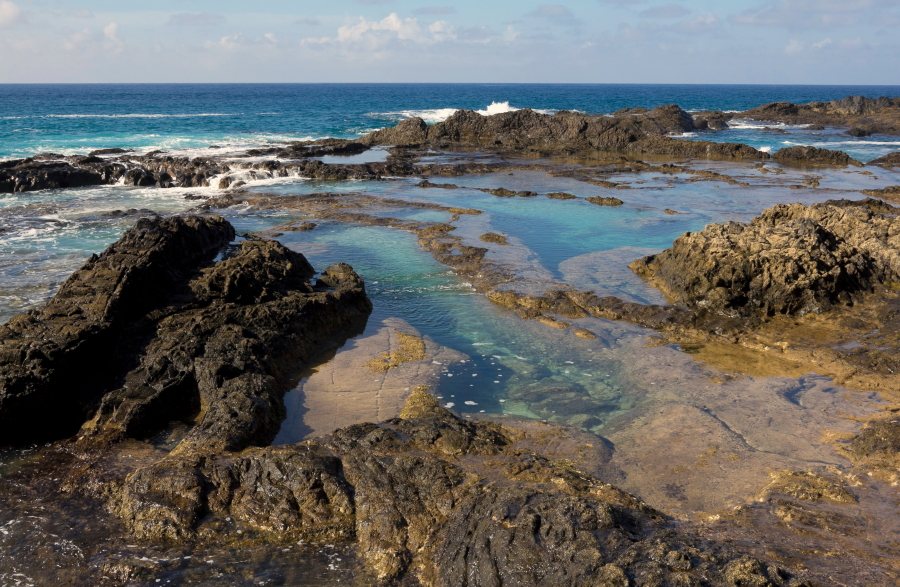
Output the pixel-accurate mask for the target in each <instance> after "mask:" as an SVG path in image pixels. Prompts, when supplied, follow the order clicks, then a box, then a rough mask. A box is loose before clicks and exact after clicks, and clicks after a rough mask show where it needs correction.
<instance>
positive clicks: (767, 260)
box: [631, 200, 900, 316]
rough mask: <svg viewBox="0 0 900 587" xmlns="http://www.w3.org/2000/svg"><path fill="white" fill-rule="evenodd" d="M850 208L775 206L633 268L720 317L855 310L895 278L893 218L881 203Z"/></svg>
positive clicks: (898, 257) (689, 237)
mask: <svg viewBox="0 0 900 587" xmlns="http://www.w3.org/2000/svg"><path fill="white" fill-rule="evenodd" d="M843 203H847V202H843ZM855 204H856V205H852V206H846V205H832V204H831V203H825V204H815V205H813V206H809V207H807V206H803V205H801V204H793V205H786V204H779V205H777V206H775V207H773V208H770V209H768V210H766V211H765V212H763V213H762V214H761V215H760V216H759V217H757V218H755V219H754V220H753V221H752V222H751V223H750V224H749V225H743V224H739V223H736V222H729V223H727V224H724V225H718V224H713V225H710V226H708V227H706V228H705V229H704V230H702V231H701V232H698V233H687V234H685V235H684V236H681V237H679V238H678V239H677V240H676V241H675V243H674V244H673V245H672V248H670V249H667V250H666V251H664V252H662V253H660V254H658V255H653V256H650V257H646V258H645V259H642V260H638V261H635V262H634V263H633V264H632V265H631V267H632V269H634V271H635V272H636V273H638V274H639V275H641V276H643V277H645V278H647V279H649V280H651V282H652V283H653V284H654V285H656V286H657V287H658V288H659V289H661V290H662V291H663V292H664V293H665V294H666V295H668V296H669V297H670V298H671V299H672V300H673V301H674V302H676V303H679V304H684V305H686V306H688V307H692V308H708V309H709V310H712V311H714V312H720V313H723V314H725V315H731V316H736V315H740V316H748V315H750V314H755V313H761V314H762V315H771V314H776V313H780V314H790V315H799V316H802V315H804V314H807V313H810V312H816V313H818V312H823V311H826V310H828V309H829V308H830V307H831V306H833V305H835V304H852V303H853V301H854V300H856V299H858V298H859V297H860V296H861V295H863V294H866V293H870V292H872V291H873V290H874V289H875V288H876V287H877V286H880V285H882V284H884V283H890V282H896V281H898V273H900V240H898V236H897V235H898V234H900V224H898V223H897V219H896V217H895V216H888V215H885V214H883V213H881V212H883V211H885V210H884V208H885V206H887V205H886V204H884V203H883V202H880V201H878V200H868V201H866V200H863V201H861V202H856V203H855ZM870 205H874V206H875V207H876V208H877V209H879V212H876V211H873V210H872V209H871V207H870ZM887 207H888V208H891V207H890V206H887ZM890 212H893V213H896V209H891V210H890Z"/></svg>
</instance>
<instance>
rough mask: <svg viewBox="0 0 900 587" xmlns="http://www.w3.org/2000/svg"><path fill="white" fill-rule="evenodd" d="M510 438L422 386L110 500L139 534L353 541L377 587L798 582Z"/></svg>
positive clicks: (175, 470) (183, 464) (139, 476)
mask: <svg viewBox="0 0 900 587" xmlns="http://www.w3.org/2000/svg"><path fill="white" fill-rule="evenodd" d="M521 436H522V433H521V432H517V431H514V430H511V429H506V428H503V427H501V426H499V425H498V424H494V423H489V422H472V421H465V420H461V419H460V418H458V417H456V416H454V415H453V414H451V413H450V412H448V411H447V410H444V409H443V408H440V407H439V406H438V404H437V401H436V400H435V399H434V398H433V397H432V396H430V395H428V394H427V392H426V391H425V390H424V389H423V388H417V389H416V391H415V392H414V393H413V395H412V396H411V397H410V399H409V401H408V402H407V407H406V409H404V411H403V413H402V414H401V417H400V418H398V419H394V420H390V421H388V422H384V423H382V424H357V425H354V426H350V427H348V428H344V429H340V430H336V431H335V432H334V433H333V434H332V435H331V436H330V437H326V438H323V439H320V440H316V441H308V442H305V443H303V444H300V445H292V446H281V447H270V448H252V449H248V450H245V451H243V452H241V453H237V454H232V455H226V456H218V457H216V456H205V457H200V456H194V457H191V458H188V457H182V458H180V459H171V458H170V459H167V460H164V461H162V462H161V464H162V463H167V464H168V465H169V466H168V467H165V468H163V467H161V466H160V467H156V468H154V469H143V470H139V471H138V472H136V473H133V474H132V475H130V476H129V478H128V479H127V480H126V482H125V484H124V487H123V488H122V490H121V491H118V490H114V491H113V494H114V495H113V498H112V504H113V507H114V509H115V511H116V512H117V513H119V515H120V516H122V518H123V520H124V521H125V523H126V524H127V525H128V526H129V527H130V528H132V530H133V531H134V532H136V534H137V536H139V537H142V538H145V539H155V540H159V539H161V538H168V539H170V540H175V541H180V542H185V541H191V540H209V541H212V542H214V543H215V542H221V541H223V540H226V541H228V540H234V537H235V534H238V533H243V534H244V535H245V536H246V537H247V540H251V541H259V540H262V541H264V542H275V543H282V544H290V543H293V542H295V541H297V540H298V539H299V540H304V541H312V542H314V543H319V544H322V543H325V542H328V543H334V541H336V540H355V541H356V543H357V545H358V548H359V551H360V552H361V553H362V556H363V558H364V559H365V561H366V562H367V564H368V567H369V569H370V570H371V572H372V573H373V574H374V575H375V576H376V577H377V579H378V581H379V583H380V584H398V582H402V581H416V580H417V581H418V582H419V583H418V584H421V585H425V586H434V587H439V586H440V587H443V586H446V587H450V586H455V585H459V584H460V581H465V583H464V584H470V585H497V586H502V585H518V586H521V587H530V586H534V587H537V586H541V585H553V586H556V585H563V586H572V587H575V586H580V585H586V584H598V585H605V584H610V585H619V584H621V585H629V584H632V583H630V581H632V580H633V581H634V584H636V585H650V584H663V583H661V581H670V582H672V581H679V580H683V579H685V578H688V579H689V580H693V581H699V580H701V578H702V580H703V581H706V582H709V581H712V583H713V584H734V585H740V584H748V585H751V584H752V585H756V584H759V585H800V583H799V582H798V581H796V580H794V581H791V579H790V576H789V575H788V573H786V572H785V571H784V570H782V569H778V568H777V567H774V566H768V565H764V564H762V563H760V562H759V561H758V560H756V559H752V558H749V557H746V556H744V555H742V554H741V553H740V552H737V551H733V550H731V549H729V548H727V547H722V546H719V545H714V544H710V543H709V542H703V541H701V540H699V539H697V538H696V537H694V536H692V535H691V534H690V533H688V532H684V531H680V530H678V529H676V527H675V526H673V525H672V523H671V522H670V521H669V520H667V519H666V518H665V517H664V516H663V515H661V514H660V513H658V512H656V511H655V510H653V509H652V508H650V507H648V506H647V505H645V504H643V503H642V502H640V501H639V500H638V499H636V498H634V497H633V496H631V495H629V494H627V493H625V492H623V491H621V490H619V489H617V488H615V487H613V486H611V485H608V484H605V483H603V482H601V481H598V480H597V479H595V478H594V477H592V476H590V475H588V474H586V473H583V472H581V471H579V470H577V469H575V468H573V467H571V466H569V465H565V464H557V463H555V462H553V461H550V460H548V459H546V458H544V457H541V456H539V455H535V454H534V453H533V452H530V451H522V450H519V449H517V448H516V445H515V442H516V438H517V437H521ZM173 463H177V465H175V466H173ZM223 528H228V529H229V535H228V536H223V535H222V529H223ZM648 576H652V577H653V581H655V582H653V581H648V580H647V577H648ZM598 581H599V582H598ZM603 581H606V582H605V583H604V582H603ZM728 581H732V583H728ZM402 584H407V583H406V582H403V583H402ZM673 584H678V583H673ZM690 584H693V583H690Z"/></svg>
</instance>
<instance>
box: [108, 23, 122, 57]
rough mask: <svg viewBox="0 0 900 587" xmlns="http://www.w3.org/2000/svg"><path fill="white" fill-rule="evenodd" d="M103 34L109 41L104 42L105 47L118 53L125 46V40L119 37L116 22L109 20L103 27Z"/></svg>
mask: <svg viewBox="0 0 900 587" xmlns="http://www.w3.org/2000/svg"><path fill="white" fill-rule="evenodd" d="M103 36H104V37H106V38H107V39H108V41H109V42H107V43H106V44H105V47H106V49H109V50H111V51H113V52H115V53H118V52H120V51H122V50H123V49H124V48H125V42H124V41H123V40H122V39H120V38H119V25H118V23H115V22H111V23H109V24H108V25H106V26H105V27H103Z"/></svg>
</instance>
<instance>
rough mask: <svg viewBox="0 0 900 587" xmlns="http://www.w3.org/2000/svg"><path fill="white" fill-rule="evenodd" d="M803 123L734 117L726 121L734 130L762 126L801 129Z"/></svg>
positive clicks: (803, 127)
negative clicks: (761, 120) (759, 120)
mask: <svg viewBox="0 0 900 587" xmlns="http://www.w3.org/2000/svg"><path fill="white" fill-rule="evenodd" d="M807 126H808V125H805V124H784V123H783V122H758V121H755V120H742V119H739V118H735V119H732V120H729V121H728V128H732V129H734V130H762V129H764V128H778V129H781V130H803V129H805V128H806V127H807Z"/></svg>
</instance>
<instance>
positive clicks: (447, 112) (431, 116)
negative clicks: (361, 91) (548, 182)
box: [369, 102, 556, 124]
mask: <svg viewBox="0 0 900 587" xmlns="http://www.w3.org/2000/svg"><path fill="white" fill-rule="evenodd" d="M459 110H460V109H459V108H434V109H424V110H400V111H399V112H381V113H371V114H369V116H378V117H387V118H401V119H405V118H417V117H418V118H421V119H422V120H424V121H425V122H426V123H428V124H435V123H437V122H443V121H445V120H447V119H448V118H450V117H451V116H453V115H454V114H456V113H457V112H459ZM517 110H521V108H516V107H514V106H511V105H510V103H509V102H491V103H490V104H489V105H488V106H487V107H486V108H485V109H484V110H476V111H475V112H477V113H478V114H481V115H482V116H493V115H494V114H504V113H506V112H516V111H517ZM535 112H538V113H540V114H553V113H554V112H556V110H538V109H535Z"/></svg>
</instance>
